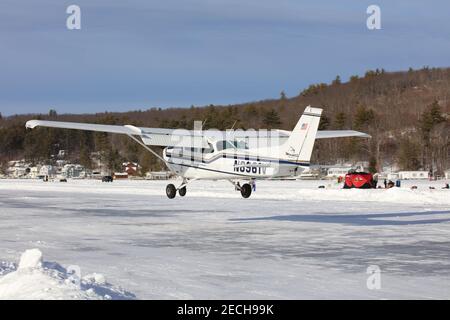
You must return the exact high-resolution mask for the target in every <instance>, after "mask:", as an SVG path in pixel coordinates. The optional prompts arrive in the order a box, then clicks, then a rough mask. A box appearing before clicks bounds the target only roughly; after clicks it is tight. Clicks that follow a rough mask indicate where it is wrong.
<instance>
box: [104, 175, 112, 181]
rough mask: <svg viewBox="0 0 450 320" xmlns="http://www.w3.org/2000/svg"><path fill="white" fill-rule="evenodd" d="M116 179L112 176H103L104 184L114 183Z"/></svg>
mask: <svg viewBox="0 0 450 320" xmlns="http://www.w3.org/2000/svg"><path fill="white" fill-rule="evenodd" d="M113 181H114V179H113V177H112V176H103V178H102V182H113Z"/></svg>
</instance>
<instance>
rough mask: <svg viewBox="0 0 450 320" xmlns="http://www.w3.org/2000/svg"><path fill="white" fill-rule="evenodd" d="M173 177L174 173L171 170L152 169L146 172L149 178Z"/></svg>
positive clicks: (162, 178) (165, 178) (164, 178)
mask: <svg viewBox="0 0 450 320" xmlns="http://www.w3.org/2000/svg"><path fill="white" fill-rule="evenodd" d="M171 177H172V173H171V172H170V171H152V172H147V174H146V179H149V180H168V179H170V178H171Z"/></svg>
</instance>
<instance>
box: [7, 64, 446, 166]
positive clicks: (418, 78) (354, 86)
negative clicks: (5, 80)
mask: <svg viewBox="0 0 450 320" xmlns="http://www.w3.org/2000/svg"><path fill="white" fill-rule="evenodd" d="M307 105H312V106H316V107H321V108H323V109H324V114H323V117H322V121H321V124H320V129H322V130H323V129H355V130H360V131H364V132H368V133H370V134H371V135H372V136H373V138H372V139H370V140H360V139H332V140H321V141H318V142H317V145H316V148H315V151H314V155H313V159H312V161H313V162H315V163H318V164H333V163H336V162H337V161H361V160H366V161H370V164H371V169H372V170H376V169H378V170H379V169H380V167H381V166H383V165H389V164H393V163H397V164H398V165H399V167H400V168H401V169H408V170H415V169H420V168H422V169H426V170H429V169H432V170H433V171H436V172H437V173H438V174H442V172H443V171H444V170H445V169H448V168H450V160H449V159H450V156H449V153H450V138H449V133H450V117H449V114H450V68H445V69H440V68H439V69H438V68H423V69H421V70H412V69H410V70H409V71H406V72H385V71H384V70H374V71H368V72H367V73H366V74H365V76H364V77H357V76H354V77H351V79H350V81H348V82H346V83H343V82H341V80H340V78H339V76H338V77H336V79H335V80H333V81H332V82H331V83H329V84H326V83H320V84H313V85H311V86H310V87H309V88H307V89H305V90H303V91H301V92H299V94H298V95H297V96H295V97H293V98H288V97H286V95H285V94H284V93H283V92H281V93H280V97H279V99H272V100H264V101H257V102H249V103H243V104H240V105H229V106H218V105H216V106H214V105H210V106H203V107H197V106H191V107H187V108H171V109H163V110H162V109H160V108H151V109H148V110H137V111H130V112H123V113H108V112H105V113H97V114H83V115H78V114H73V115H72V114H62V115H59V114H57V112H56V111H55V110H54V109H57V106H49V109H51V110H50V111H49V113H48V114H40V115H17V116H10V117H3V118H1V116H0V161H2V162H3V163H4V162H5V161H7V160H11V159H17V158H22V157H24V158H26V159H28V160H30V161H34V162H37V161H43V160H46V161H49V159H50V158H51V155H52V154H55V153H56V152H57V150H59V149H65V150H67V151H68V152H69V157H71V158H72V160H74V161H77V162H80V163H81V164H83V165H86V166H88V167H90V166H91V161H90V158H89V155H90V153H91V152H92V151H102V155H103V157H104V160H106V161H107V162H108V163H109V166H110V167H111V168H112V169H114V168H116V167H118V166H120V163H121V162H122V160H130V161H138V162H139V163H140V164H141V165H142V166H143V167H144V169H147V168H148V169H159V168H160V167H161V164H160V163H158V161H157V160H156V159H154V157H152V155H150V154H149V153H148V152H146V151H145V150H143V149H142V148H141V147H140V146H139V145H137V144H135V143H134V142H133V141H129V139H128V138H126V137H120V136H112V135H106V134H97V133H95V134H93V133H87V132H77V131H72V130H57V129H46V128H38V129H35V130H26V129H25V125H24V124H25V122H26V121H27V120H29V119H32V118H39V119H51V120H60V121H84V122H92V123H108V124H133V125H136V126H146V127H166V128H192V126H193V121H194V120H202V121H206V122H205V128H217V129H227V128H231V127H232V126H233V124H234V128H242V129H248V128H255V129H258V128H280V129H286V130H291V129H292V128H293V126H294V125H295V123H296V122H297V121H298V118H299V116H300V114H301V113H302V111H303V109H304V108H305V107H306V106H307Z"/></svg>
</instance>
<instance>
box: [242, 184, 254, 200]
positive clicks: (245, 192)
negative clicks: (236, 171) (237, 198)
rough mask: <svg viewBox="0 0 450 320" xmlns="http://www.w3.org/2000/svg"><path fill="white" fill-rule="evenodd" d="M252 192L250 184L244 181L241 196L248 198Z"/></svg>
mask: <svg viewBox="0 0 450 320" xmlns="http://www.w3.org/2000/svg"><path fill="white" fill-rule="evenodd" d="M251 194H252V186H251V185H250V184H248V183H245V184H243V185H242V187H241V195H242V197H243V198H246V199H247V198H248V197H250V195H251Z"/></svg>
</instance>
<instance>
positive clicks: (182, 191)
mask: <svg viewBox="0 0 450 320" xmlns="http://www.w3.org/2000/svg"><path fill="white" fill-rule="evenodd" d="M194 180H195V179H192V180H188V179H184V180H183V183H182V184H181V185H180V186H179V187H178V188H177V187H175V186H174V185H173V184H168V185H167V187H166V194H167V197H168V198H169V199H173V198H175V196H176V195H177V191H178V194H179V195H180V197H184V196H185V195H186V191H187V190H186V185H187V184H188V183H189V182H191V181H194Z"/></svg>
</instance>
